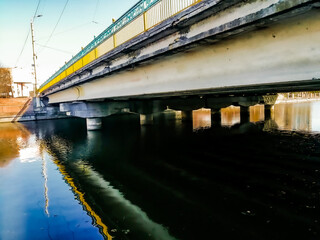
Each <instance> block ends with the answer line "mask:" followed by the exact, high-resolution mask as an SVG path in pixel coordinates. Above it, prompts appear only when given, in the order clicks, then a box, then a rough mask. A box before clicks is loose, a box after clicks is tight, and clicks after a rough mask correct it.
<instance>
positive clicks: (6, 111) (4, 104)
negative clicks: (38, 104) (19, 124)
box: [0, 98, 31, 122]
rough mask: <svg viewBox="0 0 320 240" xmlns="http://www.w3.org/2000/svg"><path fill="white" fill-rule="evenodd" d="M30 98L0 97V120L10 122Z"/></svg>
mask: <svg viewBox="0 0 320 240" xmlns="http://www.w3.org/2000/svg"><path fill="white" fill-rule="evenodd" d="M30 100H31V99H30V98H0V122H12V121H13V120H14V118H15V117H16V116H18V115H19V114H21V112H22V111H23V108H24V107H25V105H27V104H28V102H30Z"/></svg>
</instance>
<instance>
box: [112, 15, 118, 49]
mask: <svg viewBox="0 0 320 240" xmlns="http://www.w3.org/2000/svg"><path fill="white" fill-rule="evenodd" d="M115 21H116V20H115V19H114V18H112V23H114V22H115ZM112 39H113V47H114V48H115V47H116V46H117V38H116V31H115V26H114V27H113V34H112Z"/></svg>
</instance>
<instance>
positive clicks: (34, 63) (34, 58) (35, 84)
mask: <svg viewBox="0 0 320 240" xmlns="http://www.w3.org/2000/svg"><path fill="white" fill-rule="evenodd" d="M30 24H31V38H32V53H33V69H34V86H33V96H34V97H36V96H37V71H36V54H35V52H34V36H33V19H32V20H31V23H30Z"/></svg>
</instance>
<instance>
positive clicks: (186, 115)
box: [181, 111, 192, 121]
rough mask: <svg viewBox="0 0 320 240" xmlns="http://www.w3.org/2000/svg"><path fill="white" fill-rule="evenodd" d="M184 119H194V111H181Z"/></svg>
mask: <svg viewBox="0 0 320 240" xmlns="http://www.w3.org/2000/svg"><path fill="white" fill-rule="evenodd" d="M181 120H182V121H192V111H181Z"/></svg>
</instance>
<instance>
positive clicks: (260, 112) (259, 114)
mask: <svg viewBox="0 0 320 240" xmlns="http://www.w3.org/2000/svg"><path fill="white" fill-rule="evenodd" d="M261 121H264V106H263V105H259V104H258V105H255V106H251V107H250V122H252V123H255V122H261Z"/></svg>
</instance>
